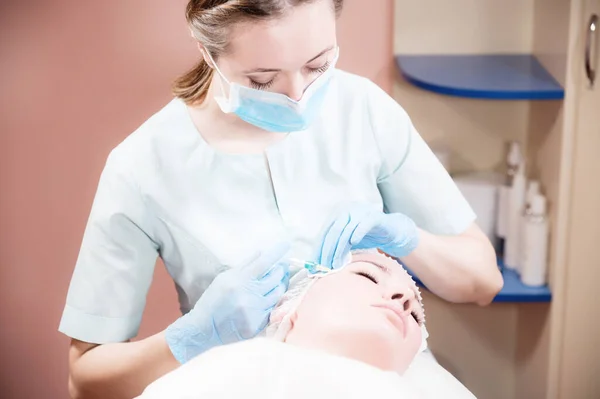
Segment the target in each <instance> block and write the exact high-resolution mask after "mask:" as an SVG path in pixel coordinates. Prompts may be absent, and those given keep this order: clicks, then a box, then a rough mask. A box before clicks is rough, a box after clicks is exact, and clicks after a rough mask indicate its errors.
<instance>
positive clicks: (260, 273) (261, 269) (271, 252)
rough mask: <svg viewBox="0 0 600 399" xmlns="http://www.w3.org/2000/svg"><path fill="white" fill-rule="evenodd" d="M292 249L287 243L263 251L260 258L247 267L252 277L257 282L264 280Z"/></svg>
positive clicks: (280, 243)
mask: <svg viewBox="0 0 600 399" xmlns="http://www.w3.org/2000/svg"><path fill="white" fill-rule="evenodd" d="M290 247H291V245H290V244H289V243H287V242H279V243H277V244H275V245H273V246H272V247H270V248H268V249H266V250H264V251H261V253H260V256H258V258H256V259H255V260H254V261H253V262H251V263H250V264H249V265H248V266H247V269H248V272H249V273H250V276H251V277H252V278H253V279H255V280H260V279H261V278H263V277H264V276H265V275H267V274H268V273H269V272H270V271H271V269H272V268H273V267H274V266H275V265H276V264H277V263H278V262H279V261H280V260H281V259H282V258H283V257H284V256H285V255H286V254H287V253H288V252H289V250H290Z"/></svg>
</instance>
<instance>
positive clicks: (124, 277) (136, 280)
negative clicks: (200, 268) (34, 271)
mask: <svg viewBox="0 0 600 399" xmlns="http://www.w3.org/2000/svg"><path fill="white" fill-rule="evenodd" d="M115 153H116V151H115V150H113V152H112V153H111V155H110V156H109V157H108V160H107V162H106V165H105V167H104V170H103V172H102V175H101V177H100V182H99V184H98V189H97V192H96V196H95V198H94V202H93V205H92V210H91V212H90V216H89V219H88V222H87V226H86V229H85V233H84V236H83V242H82V245H81V248H80V252H79V257H78V259H77V264H76V266H75V270H74V272H73V276H72V279H71V284H70V286H69V292H68V294H67V301H66V305H65V308H64V311H63V315H62V319H61V321H60V326H59V331H60V332H62V333H64V334H66V335H68V336H70V337H72V338H75V339H79V340H81V341H85V342H90V343H98V344H102V343H109V342H121V341H125V340H127V339H130V338H133V337H135V335H137V332H138V329H139V325H140V322H141V319H142V313H143V310H144V307H145V304H146V294H147V292H148V289H149V287H150V284H151V282H152V276H153V272H154V265H155V262H156V259H157V256H158V254H157V248H158V246H157V244H156V243H155V242H154V241H153V240H152V239H151V238H150V234H149V230H151V222H150V219H149V217H148V215H147V214H146V211H145V209H146V208H145V206H144V203H143V200H142V197H141V195H140V192H139V190H138V186H137V184H136V183H135V181H134V179H132V178H131V176H130V175H129V172H130V171H131V167H130V165H129V162H128V161H127V160H126V157H123V156H121V157H120V158H119V157H118V156H117V155H116V154H115Z"/></svg>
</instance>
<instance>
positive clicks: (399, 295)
mask: <svg viewBox="0 0 600 399" xmlns="http://www.w3.org/2000/svg"><path fill="white" fill-rule="evenodd" d="M390 299H391V300H392V301H397V302H398V303H400V305H401V306H402V309H404V310H405V311H408V310H409V309H410V306H411V302H412V300H413V299H415V294H414V292H413V291H412V290H410V289H408V288H406V289H402V290H396V292H393V293H392V295H391V296H390Z"/></svg>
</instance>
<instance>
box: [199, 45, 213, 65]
mask: <svg viewBox="0 0 600 399" xmlns="http://www.w3.org/2000/svg"><path fill="white" fill-rule="evenodd" d="M196 45H197V46H198V50H200V54H202V58H204V62H206V63H207V64H208V66H209V67H211V68H212V69H215V64H213V61H212V59H211V58H210V57H209V55H208V52H207V51H206V48H204V46H203V45H202V43H200V42H197V43H196Z"/></svg>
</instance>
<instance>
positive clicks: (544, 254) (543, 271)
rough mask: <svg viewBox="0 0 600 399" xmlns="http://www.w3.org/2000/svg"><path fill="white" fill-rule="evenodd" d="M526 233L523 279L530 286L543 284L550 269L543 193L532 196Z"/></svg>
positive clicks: (546, 218)
mask: <svg viewBox="0 0 600 399" xmlns="http://www.w3.org/2000/svg"><path fill="white" fill-rule="evenodd" d="M524 233H525V234H524V237H523V238H524V239H523V246H524V254H525V261H524V263H523V267H522V269H521V281H522V282H523V284H525V285H529V286H534V287H538V286H543V285H545V284H546V282H547V271H548V217H547V216H546V198H545V197H544V196H543V195H541V194H537V195H534V196H533V198H532V201H531V207H530V208H529V210H528V212H527V219H526V222H525V232H524Z"/></svg>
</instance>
